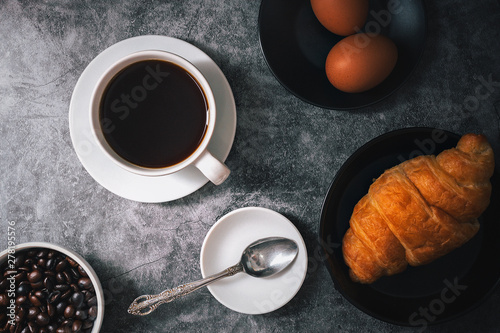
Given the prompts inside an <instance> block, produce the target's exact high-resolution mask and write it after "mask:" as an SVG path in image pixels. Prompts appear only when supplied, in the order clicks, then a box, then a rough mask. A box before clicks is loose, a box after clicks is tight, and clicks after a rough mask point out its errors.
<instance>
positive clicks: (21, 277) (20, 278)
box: [14, 271, 26, 283]
mask: <svg viewBox="0 0 500 333" xmlns="http://www.w3.org/2000/svg"><path fill="white" fill-rule="evenodd" d="M14 279H15V280H16V282H17V283H20V282H21V281H23V280H25V279H26V272H24V271H22V272H19V273H17V274H16V275H15V276H14Z"/></svg>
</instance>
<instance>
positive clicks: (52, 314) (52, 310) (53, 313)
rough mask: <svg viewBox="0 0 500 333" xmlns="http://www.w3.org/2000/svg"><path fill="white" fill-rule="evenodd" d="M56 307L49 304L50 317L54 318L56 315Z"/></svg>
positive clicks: (48, 312)
mask: <svg viewBox="0 0 500 333" xmlns="http://www.w3.org/2000/svg"><path fill="white" fill-rule="evenodd" d="M56 313H57V311H56V307H55V305H54V304H50V303H47V314H48V315H49V317H54V316H55V315H56Z"/></svg>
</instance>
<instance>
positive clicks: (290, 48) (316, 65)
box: [259, 0, 426, 110]
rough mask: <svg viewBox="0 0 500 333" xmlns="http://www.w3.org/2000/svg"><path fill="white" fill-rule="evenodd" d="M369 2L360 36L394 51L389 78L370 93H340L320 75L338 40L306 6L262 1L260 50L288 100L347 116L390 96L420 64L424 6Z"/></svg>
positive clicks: (296, 1)
mask: <svg viewBox="0 0 500 333" xmlns="http://www.w3.org/2000/svg"><path fill="white" fill-rule="evenodd" d="M392 3H393V2H391V1H389V0H370V8H369V15H368V18H367V20H366V23H365V25H364V27H363V28H362V29H361V32H367V33H374V34H375V33H380V34H382V35H385V36H387V37H389V38H390V39H391V40H392V41H393V42H394V43H395V44H396V46H397V49H398V60H397V63H396V65H395V67H394V69H393V70H392V72H391V74H390V75H389V76H388V77H387V78H386V79H385V80H384V81H383V82H382V83H380V84H379V85H377V86H376V87H375V88H373V89H370V90H368V91H365V92H361V93H346V92H343V91H340V90H338V89H337V88H335V87H334V86H333V85H332V84H331V83H330V81H328V78H327V76H326V73H325V61H326V57H327V55H328V53H329V52H330V50H331V49H332V47H333V46H334V45H336V44H337V43H338V42H339V41H340V40H342V39H343V38H344V36H339V35H335V34H333V33H332V32H330V31H328V30H327V29H326V28H325V27H323V26H322V25H321V23H320V22H319V21H318V19H317V18H316V16H315V15H314V12H313V10H312V7H311V4H310V0H262V3H261V7H260V13H259V37H260V45H261V49H262V52H263V54H264V58H265V60H266V62H267V65H268V67H269V69H270V70H271V72H272V73H273V75H274V76H275V77H276V79H277V80H278V81H279V82H280V83H281V84H282V85H283V86H284V87H285V88H286V89H287V90H289V91H290V92H291V93H292V94H294V95H295V96H297V97H298V98H300V99H302V100H304V101H305V102H307V103H310V104H312V105H316V106H319V107H322V108H325V109H336V110H351V109H357V108H361V107H365V106H368V105H372V104H374V103H377V102H379V101H381V100H383V99H384V98H386V97H388V96H389V95H391V94H392V93H393V92H395V91H396V90H397V89H398V88H399V87H400V86H401V85H402V84H403V83H404V82H406V81H407V79H408V78H409V77H410V74H411V73H412V72H413V71H414V69H415V67H416V66H417V64H418V63H419V61H420V58H421V55H422V52H423V50H424V45H425V39H426V13H425V7H424V2H423V1H422V0H417V1H404V2H399V7H397V9H394V8H392V7H391V6H392V5H391V4H392Z"/></svg>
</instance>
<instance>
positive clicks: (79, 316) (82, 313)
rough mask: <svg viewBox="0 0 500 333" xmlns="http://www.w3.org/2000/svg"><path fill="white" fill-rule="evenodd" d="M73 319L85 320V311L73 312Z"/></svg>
mask: <svg viewBox="0 0 500 333" xmlns="http://www.w3.org/2000/svg"><path fill="white" fill-rule="evenodd" d="M75 318H76V319H80V320H85V319H87V310H82V309H78V310H76V311H75Z"/></svg>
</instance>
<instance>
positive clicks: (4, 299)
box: [0, 294, 9, 306]
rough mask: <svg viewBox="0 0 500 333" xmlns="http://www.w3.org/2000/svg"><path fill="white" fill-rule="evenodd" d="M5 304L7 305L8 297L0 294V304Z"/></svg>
mask: <svg viewBox="0 0 500 333" xmlns="http://www.w3.org/2000/svg"><path fill="white" fill-rule="evenodd" d="M7 305H9V298H8V297H7V294H0V306H7Z"/></svg>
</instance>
